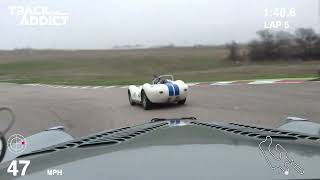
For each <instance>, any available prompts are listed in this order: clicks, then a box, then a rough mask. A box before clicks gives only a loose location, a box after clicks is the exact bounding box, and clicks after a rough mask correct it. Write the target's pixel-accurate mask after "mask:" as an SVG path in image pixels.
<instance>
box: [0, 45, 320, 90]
mask: <svg viewBox="0 0 320 180" xmlns="http://www.w3.org/2000/svg"><path fill="white" fill-rule="evenodd" d="M226 55H227V51H226V49H223V48H217V47H201V48H191V47H190V48H163V49H140V50H81V51H63V50H41V51H40V50H39V51H38V50H31V51H28V50H25V51H22V50H20V51H0V80H2V81H9V82H17V83H52V84H79V85H84V84H86V85H109V84H136V83H141V82H144V81H150V79H151V77H152V75H153V74H162V73H172V74H174V75H176V76H177V77H178V78H181V79H183V80H185V81H213V80H235V79H255V78H283V77H310V76H315V75H316V73H317V71H318V70H319V69H320V61H318V62H317V61H309V62H277V63H263V64H247V65H242V66H239V65H232V64H230V63H228V62H227V61H226V60H225V58H226Z"/></svg>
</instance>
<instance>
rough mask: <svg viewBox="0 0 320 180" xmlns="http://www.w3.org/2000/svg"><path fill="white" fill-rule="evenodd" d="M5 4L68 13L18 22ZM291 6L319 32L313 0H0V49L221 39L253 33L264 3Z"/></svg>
mask: <svg viewBox="0 0 320 180" xmlns="http://www.w3.org/2000/svg"><path fill="white" fill-rule="evenodd" d="M8 6H23V7H35V6H42V7H48V9H49V11H50V10H51V11H60V12H66V13H68V14H69V19H68V21H67V23H66V25H63V26H22V25H19V22H20V20H21V17H19V16H16V15H12V14H10V10H9V9H8ZM281 7H284V8H288V9H289V8H295V11H296V15H295V17H290V18H284V19H281V18H280V20H281V21H283V22H284V21H289V23H290V26H291V28H290V29H289V30H290V31H293V30H294V29H295V28H297V27H312V28H314V29H315V30H317V31H318V32H319V29H320V28H319V24H320V23H319V22H320V20H319V12H318V11H319V4H318V0H105V1H101V0H90V1H88V0H66V1H64V0H59V1H58V0H0V36H1V38H0V49H13V48H25V47H31V48H38V49H47V48H56V49H106V48H112V47H113V46H116V45H118V46H121V45H134V44H142V45H145V46H157V45H166V44H171V43H173V44H175V45H183V46H188V45H194V44H223V43H225V42H228V41H231V40H236V41H240V42H245V41H248V40H252V39H253V38H255V37H256V36H255V32H256V31H257V30H259V29H263V28H264V22H270V20H272V19H273V20H279V18H268V17H265V14H264V9H265V8H269V9H273V8H281Z"/></svg>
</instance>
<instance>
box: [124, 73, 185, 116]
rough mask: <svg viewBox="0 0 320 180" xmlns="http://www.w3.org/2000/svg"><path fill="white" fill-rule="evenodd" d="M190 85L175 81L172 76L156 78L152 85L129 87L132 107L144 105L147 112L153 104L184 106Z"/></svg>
mask: <svg viewBox="0 0 320 180" xmlns="http://www.w3.org/2000/svg"><path fill="white" fill-rule="evenodd" d="M187 94H188V85H187V84H185V83H184V82H183V81H181V80H176V81H175V80H174V79H173V76H172V75H161V76H155V77H154V79H153V81H152V84H149V83H145V84H143V85H142V86H134V85H131V86H129V89H128V97H129V102H130V104H131V105H135V104H142V106H143V108H144V109H145V110H148V109H151V107H152V104H168V103H177V104H184V103H185V102H186V99H187Z"/></svg>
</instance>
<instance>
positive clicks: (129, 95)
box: [128, 90, 135, 106]
mask: <svg viewBox="0 0 320 180" xmlns="http://www.w3.org/2000/svg"><path fill="white" fill-rule="evenodd" d="M128 98H129V103H130V105H131V106H133V105H135V103H134V102H133V100H132V97H131V93H130V91H129V90H128Z"/></svg>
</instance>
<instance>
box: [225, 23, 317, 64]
mask: <svg viewBox="0 0 320 180" xmlns="http://www.w3.org/2000/svg"><path fill="white" fill-rule="evenodd" d="M257 36H258V38H257V39H255V40H253V41H251V42H249V43H248V44H246V45H245V47H246V49H247V52H246V53H240V49H241V48H240V46H241V45H239V44H238V43H237V42H235V41H232V42H231V43H228V44H226V48H227V49H228V51H229V55H228V59H230V60H232V61H234V62H240V61H241V60H243V59H250V60H251V61H276V60H291V59H302V60H320V35H319V34H317V33H316V32H315V31H314V30H313V29H310V28H299V29H296V30H295V32H294V33H290V32H287V31H270V30H260V31H258V32H257Z"/></svg>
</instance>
